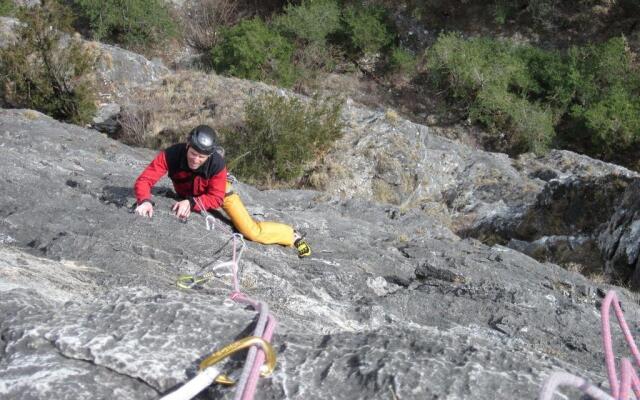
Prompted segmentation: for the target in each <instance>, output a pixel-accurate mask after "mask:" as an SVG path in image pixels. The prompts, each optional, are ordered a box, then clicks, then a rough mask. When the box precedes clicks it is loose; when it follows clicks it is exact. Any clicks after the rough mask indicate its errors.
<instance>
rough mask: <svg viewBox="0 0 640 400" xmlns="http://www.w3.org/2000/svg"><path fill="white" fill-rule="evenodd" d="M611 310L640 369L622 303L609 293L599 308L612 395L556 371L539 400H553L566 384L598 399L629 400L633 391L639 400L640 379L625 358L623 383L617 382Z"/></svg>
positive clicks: (614, 294)
mask: <svg viewBox="0 0 640 400" xmlns="http://www.w3.org/2000/svg"><path fill="white" fill-rule="evenodd" d="M611 307H613V310H614V312H615V315H616V319H617V320H618V325H619V326H620V329H621V330H622V333H623V335H624V340H625V342H626V343H627V346H629V350H631V354H632V355H633V358H634V359H635V362H636V366H638V367H639V368H640V351H638V346H637V345H636V342H635V340H634V339H633V335H632V334H631V330H630V329H629V325H628V324H627V321H626V320H625V318H624V313H623V312H622V308H621V307H620V302H619V300H618V296H617V295H616V292H615V291H613V290H610V291H609V292H608V293H607V295H606V296H605V298H604V300H603V302H602V306H601V308H600V316H601V321H602V324H601V326H602V347H603V349H604V359H605V365H606V368H607V376H608V378H609V386H610V388H611V396H609V395H608V394H606V393H604V392H602V391H601V390H600V389H598V388H597V387H595V386H593V385H592V384H590V383H588V382H587V381H585V380H584V379H583V378H580V377H577V376H575V375H571V374H569V373H566V372H556V373H554V374H552V375H551V376H550V377H549V378H548V379H547V381H546V383H545V385H544V386H543V388H542V390H541V391H540V396H539V397H538V398H539V400H551V398H552V397H553V393H554V391H555V389H556V388H557V387H558V386H561V385H567V386H573V387H576V388H578V389H580V390H582V392H584V393H586V394H588V395H589V396H591V397H593V398H595V399H598V400H608V399H615V400H627V399H628V398H629V394H630V392H631V390H633V393H634V395H635V398H636V399H640V379H639V378H638V374H637V373H636V370H635V369H634V367H633V364H632V363H631V361H629V359H628V358H622V360H621V361H620V364H621V366H620V380H618V371H617V369H616V363H615V353H614V352H613V340H612V335H611V321H610V313H611Z"/></svg>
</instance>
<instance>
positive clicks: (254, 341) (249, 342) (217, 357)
mask: <svg viewBox="0 0 640 400" xmlns="http://www.w3.org/2000/svg"><path fill="white" fill-rule="evenodd" d="M255 345H259V346H260V347H261V348H262V351H264V354H265V359H266V363H265V364H264V365H263V366H262V368H261V371H260V375H261V376H262V377H267V376H269V375H271V374H272V373H273V370H274V369H275V368H276V352H275V350H273V346H271V344H270V343H269V342H267V341H266V340H264V339H263V338H261V337H258V336H247V337H246V338H243V339H240V340H238V341H236V342H233V343H231V344H229V345H227V346H226V347H223V348H222V349H220V350H218V351H216V352H215V353H213V354H211V355H210V356H209V357H207V358H205V359H204V360H203V361H202V362H201V363H200V371H202V370H205V369H207V368H209V367H210V366H212V365H214V364H217V363H219V362H220V361H222V360H224V359H225V358H227V357H229V356H231V355H232V354H234V353H236V352H238V351H240V350H243V349H246V348H248V347H251V346H255ZM216 382H217V383H221V384H223V385H234V384H235V381H234V380H233V379H231V378H229V377H228V376H226V375H224V374H221V375H218V377H217V378H216Z"/></svg>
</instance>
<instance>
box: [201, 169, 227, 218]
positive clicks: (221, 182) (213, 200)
mask: <svg viewBox="0 0 640 400" xmlns="http://www.w3.org/2000/svg"><path fill="white" fill-rule="evenodd" d="M226 187H227V168H222V170H221V171H220V172H218V173H217V174H215V175H214V176H212V177H211V178H209V182H208V185H207V191H206V192H205V193H203V194H201V195H200V196H197V197H194V198H193V200H194V202H195V205H194V206H193V211H196V212H200V211H202V210H201V208H200V205H202V206H204V208H205V209H207V210H210V209H212V208H219V207H220V206H221V205H222V202H223V201H224V192H225V189H226Z"/></svg>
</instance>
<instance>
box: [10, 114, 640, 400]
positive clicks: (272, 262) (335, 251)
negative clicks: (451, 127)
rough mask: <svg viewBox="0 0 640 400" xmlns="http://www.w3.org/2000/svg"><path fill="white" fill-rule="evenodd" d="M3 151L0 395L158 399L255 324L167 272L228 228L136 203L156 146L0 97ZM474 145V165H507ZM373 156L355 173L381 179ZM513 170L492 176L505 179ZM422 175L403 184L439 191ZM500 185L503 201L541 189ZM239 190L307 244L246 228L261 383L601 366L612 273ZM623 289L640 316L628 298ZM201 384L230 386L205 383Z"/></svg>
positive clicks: (487, 381) (409, 388)
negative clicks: (289, 243) (264, 342)
mask: <svg viewBox="0 0 640 400" xmlns="http://www.w3.org/2000/svg"><path fill="white" fill-rule="evenodd" d="M421 132H422V133H418V134H416V137H417V138H418V139H417V142H419V143H426V144H427V145H428V146H429V148H430V149H431V150H430V151H431V152H432V154H434V155H436V154H438V155H439V156H440V158H439V160H446V159H449V160H456V159H457V160H460V158H456V157H461V156H460V155H459V154H458V155H455V154H453V153H455V151H456V150H455V149H448V148H447V146H448V142H447V141H444V140H438V139H437V138H432V137H429V136H428V135H427V134H425V133H424V131H421ZM374 140H376V139H375V138H366V137H364V136H363V137H362V138H361V141H368V142H369V143H374V144H375V142H374ZM360 145H362V146H364V144H358V143H356V144H355V147H357V146H360ZM416 147H417V146H416ZM374 148H376V147H375V146H374ZM0 149H1V150H0V151H1V152H2V157H0V188H1V189H0V190H2V195H1V196H0V294H1V296H2V301H1V302H0V397H2V398H3V399H4V398H6V399H51V398H62V399H67V398H68V399H85V398H86V399H89V398H91V399H93V398H112V397H114V395H115V397H117V398H121V399H152V398H158V397H160V395H161V394H164V393H167V392H169V391H171V390H172V388H174V387H176V385H180V384H181V383H183V382H185V381H186V380H188V379H189V378H190V377H192V376H193V375H194V373H195V370H196V367H197V364H198V362H199V361H200V360H202V359H203V358H204V357H206V356H207V355H208V354H210V352H211V351H213V350H214V349H216V348H219V347H220V346H223V345H225V344H227V343H229V342H231V341H233V340H235V339H236V338H239V337H243V336H245V335H247V334H249V332H251V330H252V325H253V323H254V321H255V313H254V312H252V311H250V310H246V309H243V308H242V307H239V306H237V305H234V304H230V303H229V302H228V301H225V298H226V296H227V295H228V293H229V291H230V285H229V276H228V275H225V274H221V275H219V276H218V278H217V279H214V280H213V281H211V282H209V283H207V284H206V285H205V286H204V287H203V288H202V289H200V290H192V291H182V290H180V289H178V288H176V286H175V285H174V282H175V279H176V278H177V276H178V275H179V274H181V273H194V272H196V271H198V270H200V269H201V268H202V267H205V266H207V265H210V264H211V263H213V262H216V261H226V260H228V259H229V257H230V256H231V247H230V244H229V243H228V237H226V235H225V234H224V233H222V232H218V231H206V230H204V221H203V219H202V218H201V217H200V216H198V215H195V216H192V217H191V218H190V220H189V221H188V223H186V224H183V223H179V222H178V221H177V220H176V219H175V217H174V216H172V215H171V213H170V206H171V205H172V204H173V200H172V199H171V198H169V197H168V194H169V192H170V190H169V182H168V181H167V180H164V181H162V182H161V183H160V184H159V186H158V187H157V189H156V190H155V201H156V203H157V206H156V214H155V215H154V218H153V219H143V218H141V217H137V216H136V215H135V214H132V213H130V209H129V206H130V205H131V204H133V202H134V197H133V193H132V189H131V187H132V185H133V181H134V180H135V178H136V176H137V175H138V174H139V172H140V171H141V170H142V168H143V167H144V166H145V165H146V164H147V163H148V161H149V160H151V158H152V157H153V152H150V151H147V150H142V149H133V148H129V147H127V146H124V145H122V144H120V143H117V142H114V141H112V140H110V139H108V138H107V137H106V136H104V135H102V134H99V133H97V132H96V131H92V130H87V129H83V128H79V127H75V126H71V125H66V124H61V123H58V122H56V121H54V120H52V119H50V118H48V117H46V116H43V115H42V114H38V113H35V112H33V111H24V110H0ZM438 149H439V150H438ZM438 151H440V153H438ZM464 151H465V152H468V153H466V154H471V150H464ZM476 157H477V160H478V161H477V164H473V163H468V164H466V170H467V171H471V170H473V169H476V170H485V171H486V170H487V167H490V166H492V165H502V164H508V160H507V159H505V158H503V157H502V156H493V155H482V154H478V155H476ZM435 160H438V158H436V159H435ZM435 160H434V161H433V163H436V162H437V161H435ZM405 161H406V162H411V161H412V160H411V159H410V158H406V159H404V160H403V162H405ZM418 164H419V162H418V161H415V165H416V168H427V167H425V166H423V164H421V163H420V165H418ZM432 165H435V164H432ZM450 165H451V167H450V168H449V170H448V172H447V171H443V172H442V174H441V175H440V176H437V175H436V176H434V177H433V178H434V180H437V179H441V180H442V181H443V182H446V185H445V186H444V188H442V189H441V191H440V197H439V198H440V199H443V198H445V197H446V196H445V195H446V193H447V190H454V192H452V193H457V192H455V189H456V188H460V187H461V183H460V182H459V181H456V180H451V181H447V180H445V176H447V174H449V175H448V176H452V175H451V174H452V172H451V171H455V170H458V168H460V164H456V163H455V162H453V161H452V162H451V163H450ZM363 167H364V166H363ZM371 168H372V169H364V170H363V176H367V175H366V173H367V172H369V171H372V172H371V173H372V174H378V175H379V176H383V174H382V173H380V172H373V171H374V169H373V167H371ZM513 171H514V172H513V175H512V176H507V177H505V179H507V180H508V179H512V180H513V182H514V183H515V182H517V181H516V179H515V177H516V176H518V174H517V169H516V168H515V167H514V168H513ZM387 172H388V173H391V172H390V171H387ZM462 175H464V174H461V175H460V176H462ZM469 175H471V174H467V178H468V179H470V178H469ZM430 182H431V181H429V182H423V184H422V187H421V189H420V190H419V192H420V196H417V197H416V198H420V197H421V196H427V195H431V196H433V197H434V198H438V193H437V190H436V185H435V184H432V183H430ZM341 185H343V186H342V187H343V188H347V187H349V186H348V185H349V181H345V182H344V183H341ZM543 185H544V184H543V183H540V186H543ZM520 187H522V184H521V186H515V189H518V188H520ZM515 189H514V190H515ZM500 190H504V193H505V199H506V200H503V201H504V203H505V205H506V206H509V204H512V203H510V202H512V201H513V202H514V203H513V204H517V201H516V200H512V199H517V198H519V197H520V198H522V197H525V198H527V199H528V198H535V195H529V194H526V193H510V192H508V191H507V190H506V189H500ZM629 190H631V189H629ZM240 193H241V196H242V198H243V200H244V201H245V202H246V204H247V206H248V209H249V210H250V212H252V213H254V215H256V218H260V219H265V220H279V221H284V222H287V223H290V224H293V225H296V226H297V227H298V228H300V229H302V230H305V231H306V232H307V233H308V239H309V240H310V242H311V245H312V248H313V255H312V256H311V257H310V258H308V259H303V260H299V259H298V258H297V257H296V255H295V252H294V251H293V250H292V249H288V248H282V247H278V246H261V245H258V244H255V243H248V250H247V251H246V252H245V254H244V257H243V260H242V262H241V268H242V287H243V290H244V291H245V292H246V293H247V294H249V295H250V296H252V297H254V298H257V299H260V300H263V301H266V302H267V303H268V304H269V305H270V307H271V309H272V311H273V312H274V314H275V315H276V317H277V318H278V320H279V325H278V328H277V331H276V336H275V339H274V345H275V346H276V349H277V351H278V366H277V369H276V372H275V374H274V375H273V376H272V377H271V378H268V379H262V380H261V382H260V384H259V387H258V395H257V397H256V398H259V399H282V398H295V399H302V398H304V399H389V398H393V396H395V397H397V398H401V399H425V398H427V399H435V398H446V399H463V398H478V399H496V398H498V399H500V398H504V399H511V398H534V397H535V396H536V393H537V391H538V389H539V388H540V386H541V384H542V381H543V380H544V378H545V377H546V376H548V375H549V374H550V373H551V372H552V371H553V370H555V369H564V370H567V371H569V372H572V373H575V374H578V375H581V376H584V377H586V378H588V379H590V380H592V381H593V382H595V383H598V384H599V383H603V382H605V378H604V373H605V372H604V366H603V356H602V351H601V348H600V346H601V345H600V334H599V330H598V328H596V327H597V326H599V312H598V308H597V307H598V306H599V302H600V300H601V296H602V294H603V293H604V291H605V290H607V289H608V288H607V287H604V286H603V285H599V284H595V283H593V282H590V281H588V280H587V279H585V278H584V277H582V276H581V275H579V274H575V273H572V272H569V271H567V270H564V269H562V268H560V267H558V266H556V265H554V264H548V263H544V264H543V263H540V262H538V261H535V260H534V259H532V258H530V257H528V256H526V255H523V254H522V253H520V252H517V251H515V250H513V249H510V248H507V247H504V246H501V245H494V246H491V247H490V246H487V245H484V244H482V243H481V242H479V241H478V240H475V239H471V238H467V239H463V238H460V237H459V236H457V235H456V234H455V233H454V232H452V230H451V229H449V227H448V226H447V224H445V223H444V222H443V220H445V219H446V218H443V217H442V216H440V215H435V214H432V215H428V214H426V213H425V211H424V210H423V209H420V208H419V207H413V208H406V209H404V210H403V212H401V210H400V209H399V208H398V207H397V206H394V205H388V204H387V205H384V204H380V203H376V202H372V201H369V200H366V199H362V198H356V197H353V196H351V197H349V198H345V199H340V198H339V197H335V196H330V195H329V196H328V195H327V194H324V193H320V192H314V191H299V190H288V191H257V190H256V189H254V188H252V187H249V186H245V185H240ZM443 193H444V194H443ZM486 193H487V197H486V198H490V194H491V193H492V192H491V191H490V190H487V191H486ZM509 194H510V196H512V197H511V198H510V196H509ZM461 196H462V193H459V194H456V195H455V196H454V195H451V198H452V199H453V201H455V200H456V199H458V198H460V197H461ZM496 201H497V200H496ZM629 201H631V194H629ZM460 204H464V203H460ZM472 212H473V211H469V213H472ZM612 229H613V227H612ZM629 229H630V230H629V232H631V231H632V230H633V229H631V228H629ZM622 236H624V235H622ZM628 237H629V238H631V236H629V235H628ZM618 291H619V294H620V298H621V300H622V302H623V305H624V309H625V312H626V314H627V317H628V320H629V321H631V323H630V324H631V329H632V331H633V332H637V331H638V328H639V327H638V325H637V322H633V321H638V320H640V319H639V318H638V317H640V308H639V307H638V306H637V304H636V300H635V299H634V297H633V296H632V295H630V294H629V293H628V292H627V291H626V290H624V289H619V290H618ZM615 342H616V348H617V349H618V350H621V349H623V344H622V340H621V338H620V337H617V338H616V340H615ZM241 364H242V363H241V358H237V359H233V360H230V361H229V362H227V363H225V364H224V366H223V368H224V370H226V371H236V372H237V371H238V370H239V368H240V367H241ZM201 397H202V398H231V397H232V392H231V390H230V389H226V388H221V387H213V388H211V389H210V390H208V391H207V392H206V393H204V394H203V395H202V396H201Z"/></svg>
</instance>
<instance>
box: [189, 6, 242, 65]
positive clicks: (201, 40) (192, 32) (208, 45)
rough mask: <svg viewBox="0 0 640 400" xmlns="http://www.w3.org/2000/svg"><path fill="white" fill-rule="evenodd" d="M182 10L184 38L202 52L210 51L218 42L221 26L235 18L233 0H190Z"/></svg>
mask: <svg viewBox="0 0 640 400" xmlns="http://www.w3.org/2000/svg"><path fill="white" fill-rule="evenodd" d="M183 10H184V11H183V13H182V26H183V28H182V30H183V36H184V39H185V41H186V43H187V44H188V45H189V46H191V47H192V48H194V49H196V50H199V51H202V52H209V51H211V49H212V48H213V47H215V46H216V45H217V44H218V43H219V42H220V36H221V32H222V28H224V27H225V26H230V25H231V24H232V23H234V22H235V19H236V18H237V4H236V2H234V1H233V0H191V1H189V2H187V3H185V5H184V8H183Z"/></svg>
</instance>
